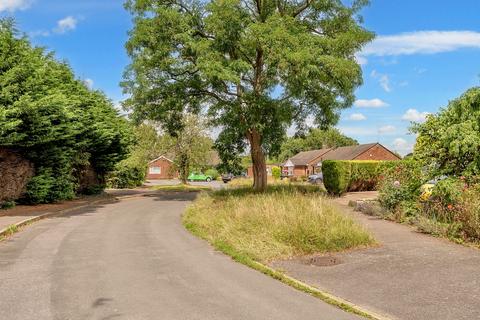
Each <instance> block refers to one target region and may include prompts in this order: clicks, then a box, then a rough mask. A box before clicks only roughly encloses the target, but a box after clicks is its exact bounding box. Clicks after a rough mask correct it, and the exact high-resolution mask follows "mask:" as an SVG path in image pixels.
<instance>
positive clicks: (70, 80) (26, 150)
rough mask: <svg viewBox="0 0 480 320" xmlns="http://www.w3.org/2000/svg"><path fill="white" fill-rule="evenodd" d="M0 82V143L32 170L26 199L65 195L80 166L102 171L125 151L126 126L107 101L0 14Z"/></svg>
mask: <svg viewBox="0 0 480 320" xmlns="http://www.w3.org/2000/svg"><path fill="white" fill-rule="evenodd" d="M0 88H1V91H0V146H2V147H8V148H11V149H16V150H18V151H19V152H21V153H22V155H23V156H24V157H26V158H28V159H29V160H31V161H32V162H33V163H34V165H35V170H36V172H37V177H35V178H34V179H33V180H32V181H31V182H30V183H29V184H28V190H27V194H26V198H25V200H26V201H28V202H31V203H38V202H51V201H57V200H65V199H71V198H72V197H74V196H75V192H76V188H77V186H78V181H79V178H80V177H78V176H76V173H78V172H81V171H82V170H81V168H83V167H87V166H92V167H93V168H94V170H95V171H96V173H97V174H98V175H99V176H100V178H103V177H104V175H105V174H106V173H107V172H108V171H110V170H112V169H113V168H114V165H115V163H117V162H118V161H120V160H121V159H123V158H124V157H125V155H126V153H127V152H128V145H129V144H130V142H131V135H130V129H129V125H128V123H127V121H126V120H125V119H123V118H121V117H119V116H118V114H117V111H116V110H115V109H114V107H113V104H112V103H111V101H109V100H108V99H107V98H106V97H105V95H104V94H102V93H101V92H98V91H90V90H89V89H88V88H87V87H86V86H85V84H84V83H83V82H82V81H80V80H77V79H75V77H74V75H73V72H72V71H71V69H70V67H69V66H68V65H67V64H66V63H62V62H58V61H56V60H55V59H54V56H53V54H52V53H47V52H45V50H44V49H43V48H37V47H33V46H32V45H31V44H30V43H29V41H28V39H27V38H26V37H21V36H18V35H17V33H16V31H15V28H14V26H13V22H12V21H11V20H0Z"/></svg>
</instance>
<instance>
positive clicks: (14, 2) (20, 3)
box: [0, 0, 33, 12]
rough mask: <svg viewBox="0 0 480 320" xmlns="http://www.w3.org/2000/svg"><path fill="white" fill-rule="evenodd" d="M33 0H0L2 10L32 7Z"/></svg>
mask: <svg viewBox="0 0 480 320" xmlns="http://www.w3.org/2000/svg"><path fill="white" fill-rule="evenodd" d="M32 2H33V1H32V0H0V12H2V11H10V12H13V11H16V10H25V9H28V8H29V7H30V5H31V4H32Z"/></svg>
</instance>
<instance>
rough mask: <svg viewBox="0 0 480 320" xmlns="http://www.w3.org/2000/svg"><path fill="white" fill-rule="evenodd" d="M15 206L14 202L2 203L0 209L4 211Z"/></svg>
mask: <svg viewBox="0 0 480 320" xmlns="http://www.w3.org/2000/svg"><path fill="white" fill-rule="evenodd" d="M15 205H16V203H15V201H4V202H2V203H0V209H2V210H6V209H11V208H14V207H15Z"/></svg>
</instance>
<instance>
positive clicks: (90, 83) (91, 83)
mask: <svg viewBox="0 0 480 320" xmlns="http://www.w3.org/2000/svg"><path fill="white" fill-rule="evenodd" d="M83 82H84V83H85V85H86V86H87V87H88V88H89V89H92V88H93V80H92V79H89V78H87V79H85V80H83Z"/></svg>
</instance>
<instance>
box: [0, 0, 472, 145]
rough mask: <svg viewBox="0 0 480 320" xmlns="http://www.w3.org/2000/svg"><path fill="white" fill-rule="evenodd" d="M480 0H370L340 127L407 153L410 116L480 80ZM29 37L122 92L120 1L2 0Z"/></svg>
mask: <svg viewBox="0 0 480 320" xmlns="http://www.w3.org/2000/svg"><path fill="white" fill-rule="evenodd" d="M478 12H480V1H478V0H458V1H438V0H421V1H419V0H402V1H395V0H372V1H371V5H370V6H369V7H367V8H365V9H364V10H363V12H362V15H363V17H364V20H365V23H364V24H365V26H366V27H367V28H368V29H369V30H372V31H374V32H375V33H376V34H377V36H378V37H377V39H376V40H375V41H374V42H373V43H372V44H370V45H368V46H367V47H366V48H365V49H364V50H363V52H361V53H360V54H359V55H358V61H359V62H361V63H362V68H363V71H364V85H363V86H362V87H361V88H359V89H358V91H357V99H358V100H357V102H356V103H355V106H353V107H352V108H351V109H348V110H346V111H345V112H344V113H343V114H342V120H341V121H340V123H339V124H338V127H339V128H340V130H342V131H343V132H344V133H346V134H348V135H350V136H352V137H354V138H356V139H357V140H359V141H360V142H362V143H363V142H365V143H366V142H374V141H379V142H381V143H383V144H385V145H386V146H388V147H390V148H392V149H394V150H397V151H399V152H400V153H402V154H406V153H408V152H409V151H410V150H411V148H412V146H413V144H414V141H415V137H414V136H412V135H409V134H408V127H409V126H410V121H423V119H424V118H425V115H426V114H428V113H433V112H436V111H438V109H439V108H440V107H442V106H445V105H446V104H447V103H448V101H449V100H451V99H454V98H456V97H458V96H459V95H460V94H461V93H462V92H464V91H465V90H466V89H468V88H470V87H472V86H478V85H480V19H478ZM5 15H11V16H14V17H15V18H16V20H17V23H18V27H19V29H21V30H22V31H24V32H26V33H27V34H28V35H30V37H31V39H32V41H33V42H34V43H35V44H37V45H41V46H46V47H47V48H49V49H50V50H53V51H55V52H56V55H57V57H58V58H59V59H65V60H66V61H68V62H69V63H70V65H71V66H72V67H73V69H74V70H75V72H76V74H77V76H79V77H80V78H82V79H84V80H86V81H87V82H90V83H91V85H92V87H93V88H95V89H101V90H103V91H104V92H105V93H106V94H107V95H108V96H109V97H110V98H111V99H112V100H113V101H114V102H118V101H119V100H121V99H122V92H121V89H120V88H119V85H118V84H119V82H120V81H121V79H122V73H123V70H124V68H125V66H126V65H127V64H128V57H127V56H126V53H125V49H124V43H125V41H126V40H127V32H128V30H129V29H130V27H131V20H130V16H129V14H128V13H127V12H125V10H124V9H123V1H122V0H76V1H75V0H69V1H65V0H0V16H5Z"/></svg>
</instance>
